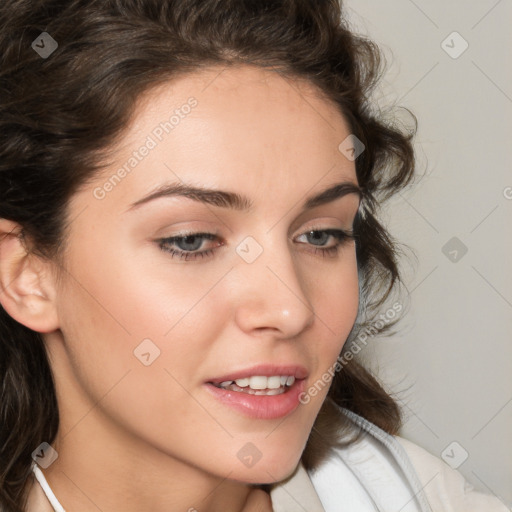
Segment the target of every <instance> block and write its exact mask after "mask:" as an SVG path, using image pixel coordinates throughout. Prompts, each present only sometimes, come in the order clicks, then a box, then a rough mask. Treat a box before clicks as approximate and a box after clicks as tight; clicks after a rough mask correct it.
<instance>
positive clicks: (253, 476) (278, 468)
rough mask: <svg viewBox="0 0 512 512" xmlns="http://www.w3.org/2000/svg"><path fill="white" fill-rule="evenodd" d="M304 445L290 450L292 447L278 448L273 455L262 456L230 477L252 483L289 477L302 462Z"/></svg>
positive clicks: (268, 482)
mask: <svg viewBox="0 0 512 512" xmlns="http://www.w3.org/2000/svg"><path fill="white" fill-rule="evenodd" d="M302 451H303V447H301V448H300V449H297V450H296V451H293V452H292V451H290V447H289V446H288V447H286V449H285V450H283V449H282V448H281V449H279V450H276V451H275V453H273V454H272V455H271V457H268V456H266V457H262V458H261V460H259V461H258V462H257V463H255V464H254V465H253V466H252V467H248V468H241V469H239V470H238V471H236V473H234V474H232V475H231V476H230V479H233V480H237V481H240V482H245V483H250V484H272V483H275V482H280V481H281V480H285V479H286V478H288V477H289V476H290V475H291V474H292V473H293V472H294V471H295V468H296V467H297V465H298V464H299V462H300V458H301V456H302Z"/></svg>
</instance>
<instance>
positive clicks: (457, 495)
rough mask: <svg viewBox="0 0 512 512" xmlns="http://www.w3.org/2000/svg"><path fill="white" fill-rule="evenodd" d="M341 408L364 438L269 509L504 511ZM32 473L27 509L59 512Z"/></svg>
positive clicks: (280, 488)
mask: <svg viewBox="0 0 512 512" xmlns="http://www.w3.org/2000/svg"><path fill="white" fill-rule="evenodd" d="M340 410H341V411H342V412H343V414H345V415H346V416H347V417H348V418H349V419H350V420H351V421H352V422H353V424H354V426H357V425H358V426H359V427H361V428H362V429H363V431H364V434H363V436H362V437H361V439H360V440H359V441H358V442H356V443H353V444H352V445H350V446H348V447H346V448H336V449H333V450H332V451H331V454H330V456H329V457H328V459H327V460H326V461H324V463H323V464H322V465H321V466H320V467H319V468H317V470H315V471H311V472H307V471H306V470H305V468H304V466H303V465H302V463H300V464H299V465H298V466H297V469H296V470H295V472H294V473H293V474H292V475H291V476H290V477H289V478H288V479H286V480H285V481H283V482H280V483H278V484H276V485H274V486H273V488H272V490H271V492H270V496H271V498H272V506H273V509H274V512H509V509H508V508H507V507H506V506H505V505H504V504H503V503H502V502H501V501H500V500H499V499H498V498H497V497H495V496H491V495H488V494H484V493H480V492H477V491H475V490H474V489H473V487H472V486H471V484H469V482H467V481H466V480H465V479H464V477H463V476H462V475H461V474H460V473H459V472H458V471H456V470H454V469H452V468H451V467H450V466H449V465H448V464H446V463H445V462H444V461H443V460H441V459H439V458H437V457H435V456H433V455H431V454H430V453H429V452H427V451H426V450H424V449H423V448H421V447H419V446H418V445H416V444H414V443H411V442H410V441H407V440H406V439H403V438H401V437H399V436H391V435H389V434H388V433H386V432H384V431H383V430H381V429H380V428H378V427H377V426H376V425H374V424H373V423H370V422H369V421H367V420H366V419H364V418H362V417H361V416H358V415H357V414H354V413H353V412H351V411H349V410H348V409H344V408H340ZM33 471H34V476H35V477H36V480H37V481H34V484H33V486H32V488H31V491H30V494H29V501H28V505H27V512H54V511H56V512H64V508H63V507H62V505H61V504H60V503H59V502H58V500H57V498H56V497H55V495H54V494H53V492H52V490H51V489H50V487H49V485H48V482H47V481H46V479H45V478H44V474H43V473H42V471H41V470H40V469H39V467H38V466H37V465H36V464H34V465H33ZM37 482H39V484H38V483H37ZM145 512H146V511H145ZM147 512H151V511H147Z"/></svg>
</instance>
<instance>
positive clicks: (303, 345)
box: [0, 0, 506, 512]
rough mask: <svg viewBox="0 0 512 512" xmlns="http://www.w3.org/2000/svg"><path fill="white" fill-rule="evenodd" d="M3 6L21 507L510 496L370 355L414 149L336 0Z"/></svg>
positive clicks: (309, 505) (8, 283)
mask: <svg viewBox="0 0 512 512" xmlns="http://www.w3.org/2000/svg"><path fill="white" fill-rule="evenodd" d="M0 20H1V21H0V23H1V28H2V30H1V35H0V38H1V47H2V57H1V59H2V61H1V71H0V73H1V82H0V83H1V98H2V99H1V116H0V122H1V123H2V131H3V133H4V134H5V135H4V138H3V139H2V143H1V149H0V154H1V158H0V240H1V242H0V286H1V291H2V293H1V295H0V302H1V305H2V308H1V311H0V314H1V316H0V319H1V323H0V325H1V330H0V346H1V350H2V353H1V354H2V355H1V369H0V377H1V379H2V388H1V389H2V397H1V406H0V407H1V417H2V431H1V432H2V434H1V435H2V438H1V443H0V446H1V450H2V451H1V454H0V455H1V456H0V461H1V462H0V464H1V466H0V468H1V469H0V475H1V477H0V478H1V481H0V496H1V503H2V507H3V510H9V511H16V512H18V511H23V510H26V511H30V512H32V511H38V512H39V511H46V510H48V511H51V510H59V511H60V510H72V511H73V512H80V511H85V510H103V511H123V512H130V511H132V510H137V511H140V510H148V511H149V510H151V511H155V512H158V511H164V510H165V511H166V512H169V511H185V510H188V511H200V512H203V511H214V510H222V511H226V512H230V511H233V512H234V511H237V512H238V511H244V512H250V511H263V510H265V511H269V510H274V511H287V512H292V511H293V510H308V511H321V510H325V511H335V510H336V511H337V510H351V511H356V510H361V511H362V510H365V511H366V510H382V511H386V512H387V511H389V510H402V511H404V512H405V511H428V510H433V511H438V510H460V511H462V510H464V511H469V510H487V511H494V510H495V511H502V510H506V509H505V507H504V506H503V505H501V504H500V503H499V501H498V500H497V499H496V498H494V497H491V496H487V495H484V494H481V493H477V492H474V491H473V490H472V489H470V487H469V486H468V485H467V484H466V482H465V481H464V479H463V478H462V476H461V475H460V474H459V473H458V472H456V471H454V470H451V469H450V468H448V466H447V465H446V464H444V463H443V462H442V461H441V460H439V459H437V458H435V457H433V456H431V455H430V454H428V453H427V452H426V451H424V450H423V449H421V448H420V447H418V446H416V445H414V444H412V443H410V442H408V441H406V440H404V439H402V438H400V437H399V436H398V432H399V428H400V410H399V407H398V406H397V404H396V402H395V401H394V400H393V398H392V397H391V396H389V395H388V394H387V393H386V392H385V390H384V389H383V388H382V387H381V386H380V384H379V383H378V382H377V381H376V380H375V378H374V377H373V376H372V375H371V374H370V373H369V372H368V371H367V370H365V369H364V368H363V367H362V366H361V364H359V363H358V362H357V357H355V356H356V354H357V352H358V351H359V350H361V347H360V338H359V340H358V334H359V333H360V332H362V330H363V329H364V328H366V327H368V326H371V325H373V324H374V321H375V319H376V318H378V316H379V314H382V312H383V311H386V310H387V309H388V308H390V307H391V308H393V309H394V310H395V312H396V313H398V312H399V310H400V309H401V308H400V304H399V303H395V304H394V305H392V306H390V305H389V304H388V302H387V300H388V299H389V298H390V297H391V292H392V290H393V289H394V288H395V287H396V285H397V284H398V283H399V274H398V270H397V264H396V255H395V247H394V245H393V242H392V239H391V238H390V237H389V235H388V234H387V232H386V230H385V229H384V228H383V227H382V226H381V225H380V224H379V222H378V220H377V218H376V213H377V208H378V206H379V204H380V203H381V201H383V200H385V199H386V198H387V197H389V196H390V195H392V194H394V193H396V192H397V191H398V190H400V189H401V188H402V187H404V186H405V185H406V184H407V183H409V182H410V180H411V178H412V175H413V161H414V158H413V151H412V146H411V137H412V131H411V132H410V133H406V132H402V131H400V130H399V129H398V128H397V127H395V126H393V125H392V124H391V123H389V122H385V121H384V120H383V119H381V118H380V117H378V115H377V114H376V113H375V112H374V109H372V108H371V104H370V103H369V93H370V91H371V88H372V86H373V85H374V84H375V82H376V80H377V78H378V73H379V53H378V50H377V48H376V47H375V46H374V45H373V44H372V43H371V42H369V41H366V40H363V39H361V38H358V37H356V36H355V35H354V34H352V33H351V32H350V31H349V30H348V29H347V27H346V26H345V24H344V22H343V19H342V17H341V8H340V5H339V4H338V3H337V2H336V1H334V0H332V1H323V2H316V1H313V0H309V1H306V0H293V1H292V0H287V1H285V0H281V1H277V0H276V1H269V2H251V1H241V0H231V1H228V0H223V1H222V2H221V1H220V0H208V1H204V0H203V1H197V0H180V1H178V0H174V1H173V0H166V1H161V0H97V1H95V0H87V1H84V0H74V1H71V2H69V1H67V2H64V1H57V0H53V1H52V0H42V1H40V2H38V3H37V4H34V3H33V2H29V1H20V0H16V1H15V0H8V1H6V2H4V4H3V5H2V7H0ZM393 323H394V321H392V322H388V323H387V324H386V325H385V326H383V327H382V329H381V330H382V331H384V330H386V329H388V328H389V327H390V326H391V325H393ZM358 349H359V350H358Z"/></svg>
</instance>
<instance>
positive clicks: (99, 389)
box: [46, 66, 359, 483]
mask: <svg viewBox="0 0 512 512" xmlns="http://www.w3.org/2000/svg"><path fill="white" fill-rule="evenodd" d="M220 71H222V68H215V67H214V68H210V69H209V70H203V71H201V72H200V73H197V74H191V75H187V76H186V77H182V78H180V79H178V80H175V81H173V82H172V83H169V84H165V85H162V86H159V87H158V88H157V89H154V90H152V91H151V92H150V93H149V94H147V95H146V96H145V97H144V99H143V100H141V101H140V103H139V104H138V108H137V111H136V115H135V116H134V118H133V122H132V124H131V125H130V127H129V129H128V131H127V132H126V133H125V134H124V136H123V137H122V140H120V142H119V144H118V146H116V148H115V149H116V152H115V158H114V159H112V161H111V165H109V167H108V169H106V170H105V171H104V172H102V174H101V176H97V178H95V181H94V182H91V183H89V184H88V185H87V186H84V187H83V188H82V189H81V190H80V191H79V192H77V193H76V194H75V195H74V196H73V198H72V200H71V202H70V205H69V218H70V219H72V222H71V224H70V229H69V238H68V242H67V251H66V253H65V260H64V261H65V269H66V272H64V274H63V280H62V282H61V283H60V284H59V288H58V293H57V296H56V308H57V311H58V318H59V323H60V330H59V331H57V333H58V338H56V337H55V336H54V337H53V338H50V337H47V338H46V342H47V349H48V351H49V352H50V359H51V361H52V365H53V367H54V372H55V373H56V375H57V392H58V399H59V407H60V410H61V428H62V429H63V430H64V431H66V430H69V431H71V432H70V434H69V436H70V439H71V438H72V436H73V429H74V428H76V430H75V431H76V432H78V430H79V429H85V428H90V429H91V430H92V429H93V427H94V428H100V427H98V425H99V424H101V425H102V426H101V428H102V429H103V430H102V432H103V433H105V432H109V431H110V432H114V431H116V435H117V439H120V438H121V437H123V436H125V437H123V438H124V439H130V440H131V441H133V442H134V443H137V444H136V445H137V446H139V447H143V448H144V450H145V453H158V454H160V456H161V455H164V456H166V457H168V458H169V459H170V460H171V459H172V460H174V461H179V462H180V463H182V464H183V465H184V466H190V467H194V468H198V469H200V470H203V471H205V472H208V473H211V474H215V475H222V476H225V475H226V474H228V473H229V478H231V479H234V480H239V481H244V482H251V483H266V482H272V481H276V480H280V479H283V478H285V477H286V476H288V475H289V474H290V473H291V472H292V471H293V469H294V468H295V466H296V465H297V463H298V462H299V459H300V456H301V453H302V451H303V449H304V447H305V444H306V441H307V439H308V435H309V433H310V430H311V428H312V425H313V422H314V420H315V418H316V416H317V414H318V411H319V409H320V407H321V405H322V402H323V401H324V399H325V396H326V394H327V390H328V386H326V385H325V381H324V380H323V379H322V376H325V374H326V372H327V370H328V369H329V368H330V367H331V366H332V365H333V364H334V363H335V361H336V359H337V357H338V355H339V353H340V351H341V349H342V346H343V344H344V342H345V340H346V338H347V335H348V333H349V331H350V329H351V328H352V325H353V323H354V321H355V318H356V315H357V306H358V279H357V265H356V255H355V244H354V241H353V240H352V239H351V238H349V237H345V236H344V234H343V233H344V232H345V233H349V232H350V230H351V228H352V224H353V221H354V217H355V215H356V212H357V208H358V205H359V196H358V195H357V193H355V192H354V190H353V189H354V188H355V187H357V178H356V175H355V165H354V162H353V161H350V160H349V159H347V158H345V156H344V155H343V154H342V153H341V152H340V151H339V150H338V146H339V145H340V143H341V142H342V141H344V140H345V139H346V138H347V136H348V135H349V134H350V131H349V128H348V125H347V123H346V122H345V121H344V119H343V117H342V115H341V114H340V113H339V111H338V110H337V109H336V108H335V107H334V106H333V105H332V104H330V103H329V102H328V101H327V100H326V99H323V98H322V97H321V95H320V94H319V93H318V91H316V90H315V89H314V88H313V87H312V86H310V85H308V84H306V83H299V82H297V81H292V80H291V79H284V78H283V77H281V76H280V75H278V74H277V73H273V72H271V71H264V70H261V69H257V68H252V67H249V66H247V67H245V66H241V67H236V68H231V69H226V70H224V71H222V73H220V74H219V72H220ZM165 123H167V124H165ZM144 148H145V149H144ZM342 183H345V184H347V183H348V184H349V185H346V186H345V187H343V186H342V187H339V188H338V192H339V191H340V190H341V191H342V192H341V193H339V194H338V195H337V196H336V197H335V198H334V199H333V198H332V197H331V200H328V201H316V202H315V204H309V205H306V203H307V202H308V200H309V199H310V198H312V197H314V196H318V195H319V194H321V193H322V192H323V191H325V190H327V189H329V188H331V187H333V186H335V185H338V184H342ZM350 184H351V185H350ZM176 185H180V186H182V187H187V186H188V187H196V188H203V189H215V190H221V191H225V192H229V194H230V195H229V196H228V195H223V194H220V193H217V194H214V195H213V196H208V197H209V199H204V197H205V196H200V195H199V194H198V193H197V192H196V193H195V194H192V193H191V194H189V195H185V196H184V195H180V194H178V193H176V190H177V189H176ZM163 187H174V189H173V190H174V193H170V192H169V190H168V191H167V192H168V194H164V193H161V194H157V197H153V199H150V200H147V201H143V198H147V197H148V196H151V195H152V194H153V193H154V192H155V191H160V192H162V190H163ZM350 187H352V190H351V189H350ZM201 197H203V201H201V200H200V198H201ZM233 198H235V199H233ZM265 377H267V378H265ZM268 377H271V378H268ZM272 377H273V378H272ZM281 377H283V379H282V380H281ZM293 378H295V382H294V383H293V384H292V382H293ZM237 379H241V380H238V382H235V384H231V386H230V387H228V388H227V389H221V388H220V387H218V386H219V384H220V382H227V383H229V382H230V381H237ZM282 382H287V384H285V385H284V386H283V385H282ZM315 383H320V384H323V386H322V385H320V386H318V388H319V391H318V393H317V394H316V395H315V396H311V397H310V399H309V400H308V402H307V404H306V403H305V404H302V403H300V402H299V400H298V396H299V393H300V392H302V391H306V390H307V389H308V388H310V387H311V386H314V385H315ZM288 384H291V385H288ZM224 385H225V386H227V385H228V384H224ZM276 386H279V387H276ZM253 388H255V389H253ZM260 388H265V389H263V390H262V389H260ZM269 388H272V390H271V391H270V392H269V391H268V389H269ZM93 404H96V405H95V406H94V411H95V413H94V414H90V415H88V416H87V417H86V418H85V419H82V421H81V423H80V424H79V426H78V427H76V424H77V422H78V421H79V420H80V418H81V417H82V416H83V414H84V411H87V410H88V409H89V408H90V407H93ZM94 424H96V425H95V426H94ZM132 446H135V444H133V445H132Z"/></svg>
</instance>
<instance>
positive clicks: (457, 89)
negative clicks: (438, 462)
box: [345, 0, 512, 507]
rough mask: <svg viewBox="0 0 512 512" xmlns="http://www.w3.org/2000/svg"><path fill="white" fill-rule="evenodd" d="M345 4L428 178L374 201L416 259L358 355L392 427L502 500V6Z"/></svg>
mask: <svg viewBox="0 0 512 512" xmlns="http://www.w3.org/2000/svg"><path fill="white" fill-rule="evenodd" d="M345 7H346V13H347V15H348V17H349V20H350V22H351V23H352V26H353V28H356V29H357V31H358V32H360V33H363V34H366V35H368V36H369V37H370V38H371V39H373V40H374V41H376V42H377V43H378V44H379V45H380V46H381V49H382V50H383V51H384V54H385V55H386V58H387V60H388V72H387V74H386V75H385V80H384V82H383V86H382V88H381V89H380V90H379V91H378V97H379V98H380V101H379V103H381V104H384V105H385V104H386V103H389V102H397V103H398V104H399V105H403V106H405V107H407V108H409V109H410V110H411V111H412V112H414V114H415V115H416V117H417V118H418V122H419V129H418V135H417V139H416V149H417V152H418V167H419V171H420V172H422V173H423V174H424V177H423V178H422V179H421V180H420V181H419V182H418V183H417V184H416V185H415V186H414V187H412V188H409V189H407V190H405V191H404V192H403V193H401V194H400V195H398V196H396V197H395V198H394V199H392V200H391V201H390V202H389V204H388V205H387V206H386V207H385V209H384V211H383V218H384V219H385V221H386V224H387V225H388V227H389V229H390V230H391V233H392V234H393V235H394V237H395V238H397V239H398V240H399V241H401V242H403V243H404V244H406V245H407V246H408V247H410V248H412V249H413V250H414V252H415V254H416V257H417V261H415V260H414V258H413V257H412V256H411V255H410V253H408V254H409V255H408V258H407V259H403V260H402V261H403V270H404V275H405V279H404V281H405V284H406V286H407V288H408V290H409V293H408V294H405V295H404V307H405V304H406V303H407V312H406V314H405V316H404V319H403V321H402V322H401V323H400V324H399V329H400V330H399V332H398V334H395V335H393V336H392V337H389V338H387V337H381V338H377V337H375V338H374V339H373V340H372V343H371V344H369V345H368V347H369V348H367V349H365V354H364V356H363V359H365V360H368V361H370V363H369V364H371V366H372V367H373V369H374V370H375V372H377V373H378V375H379V376H380V378H381V380H382V381H383V382H384V384H385V385H386V387H387V388H388V389H389V390H390V391H393V392H395V393H397V397H398V399H399V401H400V402H401V403H402V407H403V410H404V413H405V426H404V428H403V431H402V434H401V435H402V436H403V437H405V438H407V439H410V440H411V441H413V442H415V443H417V444H419V445H421V446H422V447H424V448H426V449H427V450H428V451H430V452H431V453H433V454H435V455H436V456H438V457H441V458H443V459H444V460H446V461H447V462H448V463H450V464H451V465H452V466H453V467H457V469H458V470H459V471H460V472H461V473H462V474H463V475H464V476H465V477H466V479H467V480H469V481H470V482H471V483H472V484H473V485H474V486H475V488H477V489H479V490H482V491H485V492H487V493H493V494H495V495H496V496H498V497H499V498H501V499H502V500H503V501H504V502H505V503H506V504H507V505H508V506H509V507H510V506H511V505H512V339H511V338H512V336H511V334H512V269H511V265H512V258H511V253H512V251H511V249H512V229H511V226H510V224H511V222H510V221H511V219H512V216H511V214H512V172H511V161H512V150H511V148H512V143H511V141H510V138H511V136H512V115H511V114H512V66H511V64H512V59H511V53H512V51H511V50H512V32H511V31H510V29H509V25H510V20H512V2H507V1H496V0H490V1H480V2H463V1H462V0H457V1H451V2H442V1H440V0H434V1H430V2H419V1H417V0H416V1H412V0H393V1H387V2H378V1H376V0H373V1H370V0H357V1H349V2H347V3H346V5H345ZM453 32H457V33H458V34H459V35H457V34H452V33H453ZM443 41H445V42H444V43H443ZM465 41H466V43H467V45H468V47H467V49H466V50H465V51H464V52H462V53H461V51H462V50H463V49H464V47H465V46H466V43H465ZM459 53H460V55H459ZM450 54H451V55H450ZM454 237H456V238H455V239H454V240H452V239H453V238H454ZM450 240H451V242H450ZM446 244H448V245H446ZM465 250H467V252H465V254H463V253H464V251H465ZM370 345H371V346H370ZM454 442H455V443H457V444H452V443H454ZM466 457H467V458H466ZM464 459H465V460H464Z"/></svg>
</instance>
